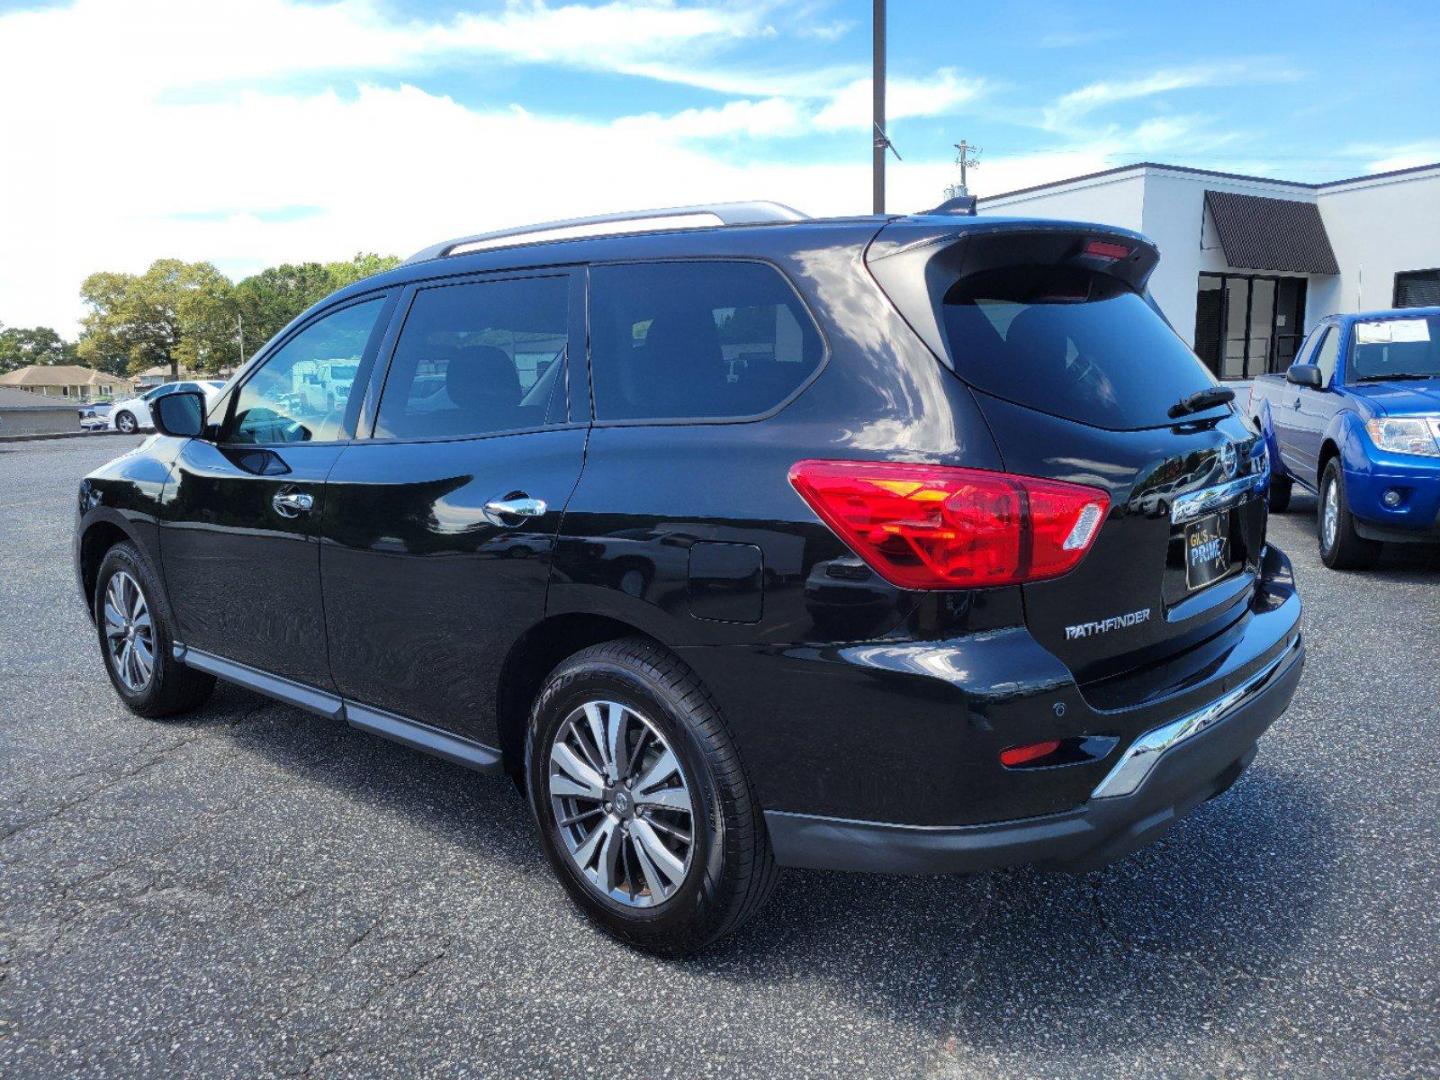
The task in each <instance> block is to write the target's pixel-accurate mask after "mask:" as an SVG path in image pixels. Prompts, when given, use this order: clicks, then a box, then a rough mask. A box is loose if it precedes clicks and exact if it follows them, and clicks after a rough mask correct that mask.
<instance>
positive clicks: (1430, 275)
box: [1395, 270, 1440, 308]
mask: <svg viewBox="0 0 1440 1080" xmlns="http://www.w3.org/2000/svg"><path fill="white" fill-rule="evenodd" d="M1395 306H1396V307H1397V308H1405V307H1440V270H1406V271H1404V272H1403V273H1399V274H1396V275H1395Z"/></svg>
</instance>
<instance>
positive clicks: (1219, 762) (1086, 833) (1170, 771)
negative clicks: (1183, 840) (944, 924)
mask: <svg viewBox="0 0 1440 1080" xmlns="http://www.w3.org/2000/svg"><path fill="white" fill-rule="evenodd" d="M1304 662H1305V649H1304V645H1303V644H1302V642H1301V641H1300V639H1299V638H1298V637H1297V638H1296V639H1295V640H1294V642H1293V644H1292V645H1291V646H1289V647H1288V648H1287V649H1286V651H1285V653H1284V654H1283V655H1282V656H1281V657H1280V658H1279V660H1278V662H1276V663H1275V664H1274V665H1273V666H1272V667H1270V668H1269V669H1268V670H1267V671H1265V672H1264V674H1263V676H1262V677H1260V678H1258V679H1256V680H1255V682H1254V684H1253V685H1252V686H1251V687H1250V688H1249V690H1250V692H1248V693H1246V694H1245V695H1243V696H1242V697H1241V698H1240V699H1238V700H1236V701H1235V702H1234V704H1233V705H1232V706H1230V707H1229V708H1228V709H1221V710H1219V711H1218V712H1217V714H1216V715H1215V716H1214V717H1213V718H1211V719H1210V720H1209V722H1208V723H1206V724H1203V725H1202V726H1200V727H1199V729H1198V730H1196V731H1194V732H1193V733H1192V734H1190V735H1189V737H1187V738H1184V739H1183V740H1182V741H1178V742H1174V743H1173V744H1172V745H1170V746H1169V747H1168V749H1163V750H1157V751H1156V752H1155V754H1154V756H1153V760H1152V761H1151V762H1150V763H1149V767H1148V770H1147V771H1146V773H1145V775H1144V777H1143V779H1142V780H1141V782H1140V783H1139V784H1138V786H1135V787H1134V789H1133V790H1132V791H1130V793H1129V794H1124V795H1110V796H1106V795H1105V794H1104V791H1105V790H1106V789H1107V785H1109V786H1110V787H1111V789H1113V787H1114V778H1115V777H1116V776H1117V775H1118V774H1119V773H1120V770H1121V767H1122V766H1123V765H1124V764H1125V761H1124V759H1122V760H1121V761H1120V762H1117V764H1116V766H1114V767H1113V768H1112V771H1111V772H1110V773H1109V774H1107V776H1106V778H1105V780H1103V781H1102V782H1101V784H1100V785H1098V786H1097V788H1096V792H1095V794H1092V796H1091V798H1090V799H1089V800H1088V801H1086V802H1085V803H1084V804H1082V805H1081V806H1078V807H1076V808H1075V809H1073V810H1069V811H1066V812H1064V813H1059V814H1048V815H1045V816H1043V817H1036V818H1026V819H1022V820H1018V821H1004V822H996V823H993V824H985V825H966V826H958V827H947V826H917V825H899V824H890V823H883V822H875V821H849V820H844V819H840V818H827V817H816V816H810V815H805V814H793V813H786V812H779V811H769V812H767V813H766V815H765V823H766V826H767V828H768V830H769V833H770V840H771V843H772V845H773V846H774V849H775V857H776V859H777V860H778V861H779V862H780V863H782V864H784V865H787V866H801V867H811V868H815V869H835V870H860V871H870V872H875V873H886V874H951V873H964V872H973V871H978V870H988V869H992V868H994V867H999V866H1012V865H1018V864H1037V865H1039V866H1041V867H1044V868H1047V869H1057V870H1072V871H1083V870H1090V869H1094V868H1095V867H1097V866H1103V865H1105V864H1106V863H1109V862H1113V861H1114V860H1115V859H1118V858H1121V857H1123V856H1125V855H1128V854H1129V853H1130V852H1132V851H1134V850H1136V849H1137V848H1140V847H1143V846H1144V845H1146V844H1148V843H1150V842H1151V841H1153V840H1155V839H1157V838H1158V837H1159V836H1161V835H1162V834H1163V833H1164V832H1165V831H1166V830H1168V829H1169V828H1170V826H1172V825H1173V824H1174V823H1175V822H1176V821H1178V820H1180V818H1182V817H1184V816H1185V815H1186V814H1188V813H1189V812H1190V811H1191V810H1193V809H1194V808H1195V807H1196V806H1198V805H1200V804H1201V803H1202V802H1204V801H1205V800H1207V799H1210V798H1213V797H1214V796H1215V795H1218V794H1220V793H1221V792H1223V791H1224V790H1225V789H1226V788H1228V787H1229V786H1230V785H1231V784H1233V783H1234V782H1235V781H1236V779H1238V778H1239V776H1240V774H1241V773H1242V772H1244V771H1245V769H1246V767H1247V766H1249V764H1250V762H1251V761H1252V760H1253V759H1254V757H1255V752H1256V747H1255V742H1256V740H1257V739H1258V738H1259V737H1260V735H1261V734H1263V733H1264V731H1265V730H1266V729H1267V728H1268V727H1269V726H1270V725H1271V723H1273V722H1274V720H1275V718H1276V717H1278V716H1279V715H1280V714H1281V713H1282V712H1284V711H1285V709H1286V708H1287V707H1288V706H1289V704H1290V699H1291V697H1292V696H1293V695H1294V693H1295V687H1296V685H1297V684H1298V682H1299V680H1300V673H1301V670H1302V669H1303V667H1304ZM1227 696H1228V695H1227ZM1204 711H1205V710H1198V711H1197V712H1195V713H1190V714H1187V715H1186V716H1185V717H1182V718H1180V719H1179V720H1178V721H1172V722H1171V723H1170V724H1167V725H1162V727H1167V728H1168V727H1172V726H1174V725H1176V724H1179V723H1183V722H1184V721H1186V720H1190V719H1192V718H1195V717H1198V716H1199V715H1200V713H1203V712H1204ZM1155 730H1156V731H1158V730H1159V729H1155ZM1147 734H1149V733H1147ZM1143 740H1144V736H1142V738H1141V739H1140V740H1137V741H1136V742H1137V744H1138V743H1140V742H1142V741H1143ZM1132 779H1133V776H1132Z"/></svg>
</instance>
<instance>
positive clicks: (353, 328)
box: [225, 297, 385, 444]
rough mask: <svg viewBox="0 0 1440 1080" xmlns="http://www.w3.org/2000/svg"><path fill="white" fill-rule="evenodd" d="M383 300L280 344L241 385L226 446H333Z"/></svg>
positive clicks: (330, 317) (325, 319)
mask: <svg viewBox="0 0 1440 1080" xmlns="http://www.w3.org/2000/svg"><path fill="white" fill-rule="evenodd" d="M384 303H385V301H384V299H383V298H381V297H376V298H375V299H374V300H366V301H365V302H364V303H360V304H354V305H352V306H350V307H347V308H341V309H340V310H339V311H336V312H334V313H333V314H330V315H326V316H324V317H323V318H321V319H319V320H317V321H316V322H312V323H311V324H310V325H309V326H307V327H306V328H305V329H304V330H301V331H300V333H298V334H296V335H295V336H294V337H293V338H291V339H290V340H289V341H287V342H286V343H285V344H284V345H282V346H281V347H280V349H279V351H277V352H276V353H274V354H273V355H272V356H271V357H270V358H269V359H268V360H266V361H265V363H264V366H262V367H261V368H260V370H258V371H257V372H255V374H254V375H253V376H251V377H250V378H249V379H247V380H246V381H245V384H244V385H243V386H242V387H240V393H239V396H238V397H237V398H236V401H235V415H234V418H233V420H232V421H231V424H230V431H229V434H228V435H227V437H226V440H225V441H227V442H230V443H242V444H243V443H290V442H335V441H336V440H338V439H339V438H340V437H341V434H342V431H343V424H342V421H343V420H344V417H345V407H346V405H347V404H348V403H349V400H350V394H351V391H352V390H353V389H354V385H355V375H356V372H357V371H358V370H359V366H360V358H361V357H362V356H363V355H364V353H365V346H366V344H367V343H368V342H369V340H370V334H371V332H372V331H373V330H374V329H375V321H376V319H378V318H379V317H380V310H381V308H382V307H383V306H384Z"/></svg>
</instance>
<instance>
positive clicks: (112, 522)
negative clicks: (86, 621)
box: [76, 513, 140, 619]
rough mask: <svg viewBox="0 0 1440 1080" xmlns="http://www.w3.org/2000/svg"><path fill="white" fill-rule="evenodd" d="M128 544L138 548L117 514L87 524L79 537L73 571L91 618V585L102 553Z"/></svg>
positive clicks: (96, 518) (102, 515)
mask: <svg viewBox="0 0 1440 1080" xmlns="http://www.w3.org/2000/svg"><path fill="white" fill-rule="evenodd" d="M124 541H129V542H130V543H131V544H134V545H135V547H136V549H137V550H139V549H140V544H139V542H138V541H137V540H136V538H135V535H134V534H133V533H132V532H131V531H130V529H129V527H128V526H127V525H126V523H125V519H124V518H123V517H121V516H120V515H118V514H115V515H111V514H106V513H101V514H98V515H96V516H95V517H94V518H93V519H92V520H91V521H90V522H88V523H87V524H86V525H85V527H84V530H83V531H82V532H81V533H80V540H79V543H78V545H77V549H76V570H77V572H78V573H79V575H80V589H81V592H82V594H83V595H84V598H85V609H86V610H87V611H88V612H89V613H90V617H91V618H92V619H93V618H94V617H95V602H94V601H95V582H96V580H97V579H98V578H99V576H100V564H101V563H102V562H104V561H105V553H106V552H108V551H109V550H110V549H111V548H112V547H114V546H115V545H116V544H119V543H122V542H124Z"/></svg>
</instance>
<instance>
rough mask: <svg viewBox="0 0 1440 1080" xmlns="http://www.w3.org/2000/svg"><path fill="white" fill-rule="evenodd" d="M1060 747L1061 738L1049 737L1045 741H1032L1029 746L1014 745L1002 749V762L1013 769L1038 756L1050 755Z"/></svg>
mask: <svg viewBox="0 0 1440 1080" xmlns="http://www.w3.org/2000/svg"><path fill="white" fill-rule="evenodd" d="M1059 749H1060V740H1059V739H1047V740H1046V741H1045V742H1037V743H1030V744H1029V745H1028V746H1012V747H1010V749H1009V750H1001V751H1000V764H1001V765H1004V766H1005V767H1006V768H1007V769H1013V768H1014V767H1015V766H1016V765H1024V764H1025V763H1027V762H1030V761H1034V760H1036V759H1037V758H1042V757H1049V756H1050V755H1051V754H1053V753H1054V752H1055V751H1056V750H1059Z"/></svg>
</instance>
